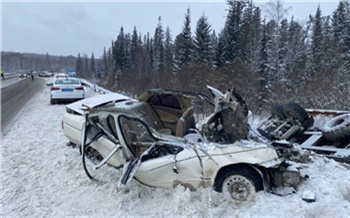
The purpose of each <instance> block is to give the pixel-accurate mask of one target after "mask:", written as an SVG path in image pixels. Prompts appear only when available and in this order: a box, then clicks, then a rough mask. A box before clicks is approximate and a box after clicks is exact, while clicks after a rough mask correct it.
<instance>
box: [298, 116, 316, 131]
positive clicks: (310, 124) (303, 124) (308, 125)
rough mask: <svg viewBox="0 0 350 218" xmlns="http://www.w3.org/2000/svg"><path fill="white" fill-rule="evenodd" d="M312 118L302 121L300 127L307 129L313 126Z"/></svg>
mask: <svg viewBox="0 0 350 218" xmlns="http://www.w3.org/2000/svg"><path fill="white" fill-rule="evenodd" d="M314 122H315V120H314V118H313V117H312V116H310V117H309V118H308V119H307V120H306V121H304V122H303V123H302V124H301V125H302V126H303V127H304V128H305V129H308V128H310V127H312V126H313V125H314Z"/></svg>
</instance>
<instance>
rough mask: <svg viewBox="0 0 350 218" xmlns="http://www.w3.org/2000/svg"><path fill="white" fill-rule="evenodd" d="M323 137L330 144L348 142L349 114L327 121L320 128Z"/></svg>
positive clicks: (349, 135)
mask: <svg viewBox="0 0 350 218" xmlns="http://www.w3.org/2000/svg"><path fill="white" fill-rule="evenodd" d="M322 133H323V136H324V137H325V138H326V139H327V140H329V141H331V142H342V141H344V142H348V141H350V114H343V115H340V116H337V117H334V118H333V119H331V120H329V121H328V122H327V123H326V124H325V125H324V127H323V128H322Z"/></svg>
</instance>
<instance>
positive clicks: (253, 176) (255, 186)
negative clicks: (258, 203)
mask: <svg viewBox="0 0 350 218" xmlns="http://www.w3.org/2000/svg"><path fill="white" fill-rule="evenodd" d="M214 189H215V190H216V191H217V192H223V193H224V194H225V195H227V196H230V197H231V198H232V199H233V200H234V201H238V202H242V201H247V200H252V199H254V197H255V194H256V192H258V191H261V190H263V189H264V186H263V182H262V178H261V176H260V175H259V173H258V172H256V171H255V170H253V169H250V168H249V167H232V168H231V167H229V168H226V169H224V170H223V171H221V172H220V173H219V174H218V175H217V177H216V179H215V184H214Z"/></svg>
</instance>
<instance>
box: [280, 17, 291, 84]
mask: <svg viewBox="0 0 350 218" xmlns="http://www.w3.org/2000/svg"><path fill="white" fill-rule="evenodd" d="M288 28H289V25H288V20H287V19H283V20H282V22H281V27H280V29H279V30H280V31H279V33H280V34H279V36H278V37H279V40H278V42H279V43H278V73H279V75H277V76H278V79H279V80H280V81H285V79H286V73H287V65H288V64H289V63H288V59H287V54H288Z"/></svg>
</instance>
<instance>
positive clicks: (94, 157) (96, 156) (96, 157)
mask: <svg viewBox="0 0 350 218" xmlns="http://www.w3.org/2000/svg"><path fill="white" fill-rule="evenodd" d="M86 156H87V157H88V158H89V159H90V160H91V161H92V162H93V163H94V164H98V163H99V162H101V160H102V159H103V157H102V156H101V154H100V153H98V151H96V150H95V149H93V148H91V147H88V148H87V154H86Z"/></svg>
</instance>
